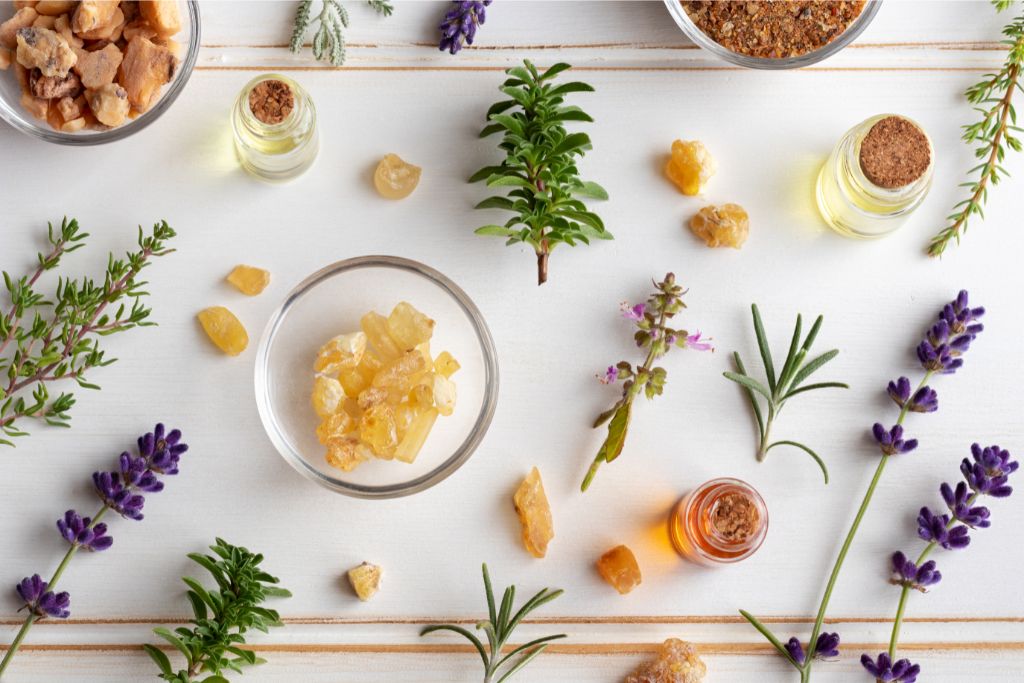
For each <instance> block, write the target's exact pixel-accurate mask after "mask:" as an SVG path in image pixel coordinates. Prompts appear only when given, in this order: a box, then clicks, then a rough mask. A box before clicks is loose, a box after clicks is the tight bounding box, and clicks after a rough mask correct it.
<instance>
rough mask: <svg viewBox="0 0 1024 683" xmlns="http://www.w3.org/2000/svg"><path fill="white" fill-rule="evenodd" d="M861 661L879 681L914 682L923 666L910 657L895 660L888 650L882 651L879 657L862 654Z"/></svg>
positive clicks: (889, 682) (894, 682)
mask: <svg viewBox="0 0 1024 683" xmlns="http://www.w3.org/2000/svg"><path fill="white" fill-rule="evenodd" d="M860 663H861V666H863V667H864V668H865V669H866V670H867V672H868V673H869V674H871V675H872V676H874V677H875V680H876V681H878V682H879V683H914V682H915V681H916V680H917V675H918V674H919V673H921V667H919V666H918V665H917V664H911V663H910V660H909V659H901V660H899V661H897V662H893V661H892V659H890V657H889V654H888V653H887V652H882V653H880V654H879V655H878V659H872V658H871V655H867V654H865V655H861V657H860Z"/></svg>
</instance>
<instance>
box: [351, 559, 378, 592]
mask: <svg viewBox="0 0 1024 683" xmlns="http://www.w3.org/2000/svg"><path fill="white" fill-rule="evenodd" d="M348 581H349V583H351V584H352V590H354V591H355V592H356V595H357V596H358V597H359V599H360V600H362V601H363V602H366V601H367V600H369V599H370V598H372V597H373V596H374V595H375V594H376V593H377V591H378V590H379V589H380V584H381V569H380V567H378V566H377V565H375V564H370V563H369V562H363V563H362V564H361V565H359V566H358V567H355V568H353V569H350V570H349V571H348Z"/></svg>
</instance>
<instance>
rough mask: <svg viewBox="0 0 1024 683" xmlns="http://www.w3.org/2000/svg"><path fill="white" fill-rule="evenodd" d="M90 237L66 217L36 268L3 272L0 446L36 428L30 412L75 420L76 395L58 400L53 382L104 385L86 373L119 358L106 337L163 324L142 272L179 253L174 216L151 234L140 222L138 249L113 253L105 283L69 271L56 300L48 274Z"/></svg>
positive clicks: (57, 420)
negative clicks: (49, 292)
mask: <svg viewBox="0 0 1024 683" xmlns="http://www.w3.org/2000/svg"><path fill="white" fill-rule="evenodd" d="M88 236H89V234H88V233H86V232H83V231H82V230H81V228H80V227H79V225H78V221H77V220H75V219H71V220H68V219H67V218H65V219H64V220H63V221H62V222H61V226H60V229H55V228H54V226H53V224H52V223H51V224H50V225H49V230H48V240H49V244H50V246H49V249H48V250H47V251H45V252H40V253H39V254H38V255H37V261H38V263H37V265H36V267H35V269H34V270H33V271H32V272H31V273H30V274H28V275H24V276H22V277H20V278H16V277H14V276H12V275H10V274H9V273H8V272H7V271H4V273H3V278H4V285H5V287H6V289H7V293H8V296H9V298H10V307H9V308H8V309H7V310H6V311H3V310H0V445H6V446H13V445H14V444H13V442H12V441H11V439H12V438H15V437H19V436H26V435H27V434H28V433H27V432H26V431H24V429H22V428H21V427H20V426H19V420H21V419H22V418H34V419H39V420H43V421H44V422H46V423H47V424H51V425H54V426H58V427H67V426H69V424H68V422H69V420H70V419H71V418H70V415H69V414H68V413H69V411H70V409H71V407H72V406H73V405H74V403H75V398H74V395H73V394H71V393H61V394H60V395H59V396H57V397H56V398H52V397H51V393H50V389H49V385H50V384H52V383H54V382H59V381H62V380H65V381H66V380H73V381H74V382H76V383H77V384H78V386H80V387H82V388H84V389H99V386H97V385H96V384H93V383H91V382H88V381H87V380H86V374H87V373H88V372H89V371H90V370H92V369H93V368H98V367H103V366H105V365H110V364H111V363H113V362H114V361H115V360H116V359H114V358H108V357H107V356H106V355H105V354H104V352H103V350H102V349H100V344H99V340H100V338H101V337H105V336H108V335H111V334H116V333H118V332H124V331H125V330H130V329H132V328H134V327H147V326H150V325H155V324H156V323H153V322H151V321H150V320H149V316H150V312H151V310H150V309H149V308H148V307H146V306H144V305H143V303H142V299H143V297H145V296H147V294H148V293H147V292H146V291H145V290H144V289H143V288H144V287H145V285H146V283H145V282H142V281H141V280H139V279H138V276H139V273H141V272H142V270H143V269H144V268H145V267H146V266H148V265H149V264H150V263H151V262H152V260H153V259H154V258H156V257H158V256H164V255H166V254H169V253H171V252H172V251H173V249H169V248H167V246H166V242H167V241H168V240H170V239H171V238H173V237H174V236H175V233H174V230H172V229H171V227H170V226H169V225H167V222H166V221H161V222H160V223H157V224H155V225H154V226H153V229H152V231H151V232H150V233H149V234H148V235H147V234H145V233H144V232H143V231H142V228H141V227H140V228H139V237H138V250H137V251H134V252H130V253H128V254H127V255H125V257H124V258H120V259H118V258H114V255H113V254H111V255H110V256H109V258H108V260H107V270H106V274H105V275H104V277H103V280H102V281H96V280H93V279H92V278H81V279H72V278H67V277H62V278H60V279H59V280H58V281H57V288H56V291H55V294H54V297H53V299H52V300H51V299H48V298H47V297H46V296H45V295H43V294H42V293H40V292H38V291H37V290H36V289H35V287H36V285H37V283H38V281H39V279H40V277H42V275H43V274H44V273H46V272H47V271H51V270H54V269H56V268H58V267H59V266H60V264H61V259H62V257H63V256H64V255H66V254H69V253H71V252H73V251H75V250H77V249H80V248H81V247H83V246H85V239H86V238H87V237H88ZM115 307H116V308H115Z"/></svg>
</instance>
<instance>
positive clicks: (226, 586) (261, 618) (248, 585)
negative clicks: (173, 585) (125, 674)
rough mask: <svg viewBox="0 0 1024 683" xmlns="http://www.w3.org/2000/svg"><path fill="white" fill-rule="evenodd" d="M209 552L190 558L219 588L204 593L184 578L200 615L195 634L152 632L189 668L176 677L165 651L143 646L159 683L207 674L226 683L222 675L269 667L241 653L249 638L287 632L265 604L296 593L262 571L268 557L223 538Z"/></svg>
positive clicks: (210, 681)
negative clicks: (279, 630) (156, 670)
mask: <svg viewBox="0 0 1024 683" xmlns="http://www.w3.org/2000/svg"><path fill="white" fill-rule="evenodd" d="M210 550H212V551H213V553H214V554H213V555H202V554H200V553H189V556H188V557H189V559H190V560H192V561H193V562H195V563H196V564H198V565H199V566H200V567H202V568H203V569H205V570H206V571H208V572H209V573H210V575H211V576H212V577H213V579H214V581H216V583H217V588H214V589H208V588H205V587H204V586H203V585H202V584H201V583H199V582H198V581H196V580H195V579H193V578H191V577H188V576H186V577H183V578H182V581H184V582H185V585H186V586H188V600H189V602H190V603H191V604H192V611H193V612H194V613H195V617H194V618H193V619H192V620H191V622H190V623H191V624H192V628H186V627H184V626H180V627H178V628H176V629H174V631H171V630H170V629H166V628H162V627H161V628H155V629H153V633H155V634H156V635H158V636H160V637H161V638H163V639H164V640H165V641H167V642H168V643H169V644H170V645H171V646H172V647H173V648H174V649H176V650H177V651H178V652H180V653H181V654H182V655H184V657H185V667H186V668H184V669H182V670H180V671H175V670H174V669H173V667H172V666H171V660H170V658H169V657H168V656H167V655H166V654H165V653H164V652H163V651H162V650H160V649H159V648H157V647H155V646H153V645H148V644H147V645H143V647H144V648H145V649H146V652H147V653H148V654H149V656H150V657H151V658H152V659H153V661H154V662H155V663H156V665H157V667H158V668H159V669H160V678H162V679H163V680H165V681H171V683H192V682H193V681H197V680H198V679H197V678H196V677H197V676H200V675H201V674H203V673H204V672H208V673H210V674H211V675H210V676H205V677H203V678H202V679H201V680H202V683H226V681H227V679H225V678H224V677H223V676H222V673H223V672H225V671H235V672H237V673H242V672H243V671H242V667H244V666H253V665H256V664H263V663H264V662H265V661H266V660H264V659H261V658H260V657H257V656H256V653H255V652H253V651H252V650H246V649H242V648H241V647H239V646H241V645H245V634H246V632H247V631H250V630H252V629H256V630H258V631H262V632H264V633H267V632H268V631H269V629H270V628H271V627H275V626H283V624H282V623H281V619H280V617H279V615H278V613H277V612H276V611H274V610H272V609H268V608H266V607H263V603H264V601H265V600H266V599H267V598H270V597H278V598H286V597H290V596H291V593H290V592H289V591H287V590H285V589H284V588H278V587H277V585H276V584H277V583H278V580H277V579H276V578H275V577H273V576H271V575H270V574H267V573H266V572H264V571H263V570H262V569H260V564H261V563H262V562H263V555H260V554H258V553H252V552H249V550H247V549H246V548H241V547H238V546H234V545H231V544H230V543H227V542H226V541H224V540H222V539H220V538H218V539H217V541H216V543H215V544H214V545H212V546H210Z"/></svg>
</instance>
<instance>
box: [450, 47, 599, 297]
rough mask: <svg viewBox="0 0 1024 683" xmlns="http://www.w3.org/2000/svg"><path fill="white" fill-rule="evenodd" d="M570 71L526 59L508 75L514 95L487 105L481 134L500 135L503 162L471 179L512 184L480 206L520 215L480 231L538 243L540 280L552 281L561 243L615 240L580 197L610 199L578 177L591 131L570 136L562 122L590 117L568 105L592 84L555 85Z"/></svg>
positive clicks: (501, 185) (511, 241) (505, 87)
mask: <svg viewBox="0 0 1024 683" xmlns="http://www.w3.org/2000/svg"><path fill="white" fill-rule="evenodd" d="M571 68H572V67H571V66H569V65H568V64H563V63H559V64H555V65H554V66H552V67H551V68H549V69H548V70H547V71H545V72H544V73H541V72H539V71H538V70H537V68H536V67H535V66H534V65H533V64H532V63H531V62H530V61H529V60H526V61H525V62H524V63H523V66H517V67H513V68H511V69H508V70H507V71H506V72H505V73H506V74H508V76H509V78H508V79H507V80H506V81H505V82H504V84H502V86H501V88H500V90H501V92H503V93H504V94H505V95H507V96H508V97H509V98H510V99H507V100H502V101H500V102H497V103H495V104H494V105H493V106H491V108H490V109H488V110H487V121H488V124H487V126H486V127H484V129H483V130H482V131H481V132H480V137H482V138H483V137H487V136H489V135H492V134H494V133H502V139H501V143H500V144H499V145H498V147H499V148H500V149H501V150H502V151H503V152H505V160H504V161H502V162H501V164H500V165H498V166H485V167H483V168H481V169H480V170H479V171H477V172H476V173H474V174H473V175H472V176H471V177H470V179H469V182H471V183H475V182H479V181H485V182H486V183H487V186H488V187H494V188H505V187H507V188H511V189H510V191H509V193H508V195H507V196H500V195H497V196H493V197H488V198H487V199H485V200H483V201H482V202H480V203H479V204H477V205H476V208H478V209H504V210H505V211H511V212H512V213H514V214H515V215H514V216H512V218H510V219H508V221H506V222H505V224H504V225H485V226H483V227H481V228H477V230H476V233H477V234H478V235H494V236H497V237H504V238H506V242H505V244H517V243H520V242H523V243H526V244H528V245H530V246H531V247H533V249H534V251H535V252H536V254H537V283H538V284H544V283H545V282H546V281H547V279H548V258H549V257H550V255H551V251H552V250H553V249H554V248H555V246H556V245H558V244H568V245H569V246H575V245H576V243H577V242H582V243H583V244H590V240H591V239H602V240H610V239H612V235H611V233H610V232H608V231H607V230H605V227H604V222H603V221H602V220H601V218H600V217H599V216H598V215H597V214H595V213H593V212H591V211H588V210H587V207H586V205H585V204H584V203H583V202H582V201H581V200H580V199H579V198H580V197H591V198H594V199H607V198H608V193H607V192H605V190H604V188H603V187H601V186H600V185H598V184H597V183H594V182H586V181H583V180H581V179H580V177H579V169H577V167H576V158H577V157H583V155H584V154H585V152H586V151H587V150H589V149H590V148H591V145H590V136H588V135H587V134H586V133H569V132H568V131H566V129H565V125H564V124H565V123H566V122H568V121H582V122H593V119H592V118H590V116H589V115H587V114H586V113H585V112H583V111H582V110H581V109H580V108H579V107H573V106H563V105H564V103H565V96H566V95H568V94H570V93H574V92H593V91H594V89H593V88H592V87H591V86H589V85H587V84H586V83H580V82H578V81H577V82H571V83H562V84H560V85H555V84H554V83H553V79H554V78H555V76H557V75H558V74H560V73H561V72H563V71H567V70H568V69H571Z"/></svg>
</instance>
